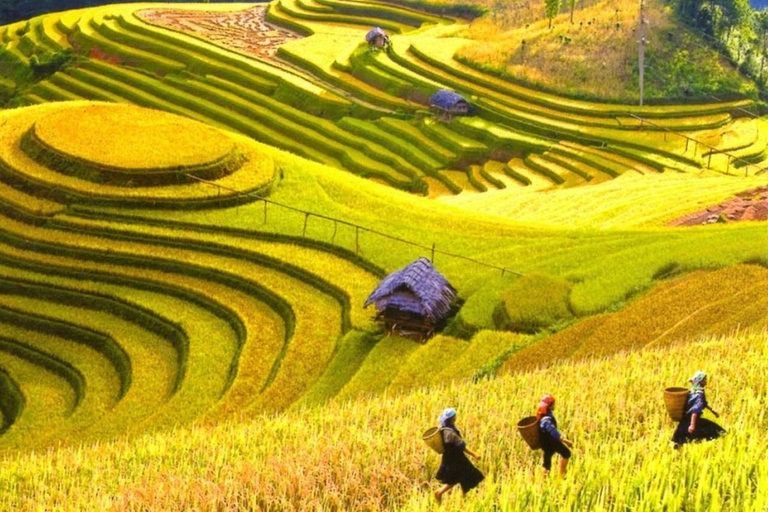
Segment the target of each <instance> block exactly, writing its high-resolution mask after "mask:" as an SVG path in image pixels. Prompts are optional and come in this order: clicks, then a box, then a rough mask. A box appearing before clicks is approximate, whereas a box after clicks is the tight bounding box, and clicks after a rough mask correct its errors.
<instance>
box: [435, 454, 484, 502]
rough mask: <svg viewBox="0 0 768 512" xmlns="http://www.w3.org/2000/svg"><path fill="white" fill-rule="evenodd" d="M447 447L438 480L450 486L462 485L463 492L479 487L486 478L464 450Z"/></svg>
mask: <svg viewBox="0 0 768 512" xmlns="http://www.w3.org/2000/svg"><path fill="white" fill-rule="evenodd" d="M452 448H453V447H452V446H446V450H445V453H444V454H443V460H442V461H441V462H440V468H439V469H438V470H437V475H436V477H437V479H438V480H439V481H440V482H442V483H444V484H448V485H455V484H461V490H462V491H463V492H467V491H469V490H471V489H474V488H475V487H477V486H478V485H479V484H480V482H482V481H483V479H484V478H485V477H484V476H483V474H482V473H481V472H480V470H479V469H477V468H476V467H475V466H473V465H472V463H471V462H470V461H469V459H468V458H467V456H466V455H465V454H464V451H463V450H459V449H458V448H456V449H452Z"/></svg>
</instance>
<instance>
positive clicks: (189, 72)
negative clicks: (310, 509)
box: [0, 0, 768, 503]
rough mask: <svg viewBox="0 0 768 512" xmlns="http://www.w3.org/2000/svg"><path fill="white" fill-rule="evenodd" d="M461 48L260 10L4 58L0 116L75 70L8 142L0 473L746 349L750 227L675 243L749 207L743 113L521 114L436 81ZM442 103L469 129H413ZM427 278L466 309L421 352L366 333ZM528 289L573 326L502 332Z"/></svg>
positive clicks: (67, 15)
mask: <svg viewBox="0 0 768 512" xmlns="http://www.w3.org/2000/svg"><path fill="white" fill-rule="evenodd" d="M464 25H465V22H463V21H461V20H457V19H451V18H447V17H443V16H438V15H435V14H429V13H425V12H420V11H416V10H413V9H410V8H406V7H402V6H394V5H384V4H379V3H367V2H355V3H351V2H344V1H335V0H323V1H319V0H318V1H309V0H275V1H274V2H271V3H270V4H269V5H267V6H256V7H254V6H253V5H252V4H226V5H221V4H217V5H201V4H188V5H187V4H185V5H183V6H178V5H176V6H174V8H173V9H167V8H165V7H163V6H161V5H156V4H141V5H131V4H126V5H117V6H115V5H111V6H104V7H97V8H90V9H82V10H76V11H67V12H62V13H51V14H50V15H46V16H41V17H39V18H35V19H33V20H30V21H29V23H28V24H26V23H19V24H15V25H12V26H9V27H6V28H5V30H2V41H3V45H4V47H3V48H4V49H3V55H4V56H7V57H8V58H9V59H10V60H9V62H12V71H13V72H9V73H8V74H7V75H8V78H4V80H5V81H6V82H3V84H4V85H3V87H4V88H13V87H14V86H15V84H16V81H17V80H18V82H19V83H21V82H22V80H21V78H20V77H22V76H26V75H25V73H32V72H33V71H32V70H33V68H34V69H39V68H38V66H39V64H40V62H42V61H45V60H46V59H48V58H50V56H51V55H61V54H66V55H69V52H71V57H72V59H71V60H70V61H68V62H67V64H65V65H63V66H62V67H61V68H58V69H56V70H55V71H54V72H51V73H43V74H42V75H41V76H40V77H39V79H38V80H35V81H33V83H32V85H30V86H29V87H28V88H26V89H23V90H20V91H19V95H18V97H17V100H18V101H19V103H20V105H26V106H24V108H18V109H9V110H5V111H2V112H0V325H2V327H3V335H2V336H0V369H2V371H0V391H1V393H0V395H1V396H2V398H1V399H0V413H1V418H2V423H1V425H2V432H3V435H2V436H1V437H0V450H13V449H16V448H43V447H47V446H50V445H52V444H56V443H60V442H65V443H79V442H83V441H95V440H104V439H114V438H116V437H119V436H123V435H129V434H130V435H132V434H138V433H144V432H153V431H160V430H165V429H168V428H171V427H173V426H176V425H188V424H192V423H196V422H197V423H201V424H214V423H220V422H222V421H228V420H232V421H236V420H250V419H253V418H260V417H262V416H261V415H263V414H265V413H267V414H273V413H279V412H284V411H286V410H288V409H291V408H293V409H295V410H297V411H301V410H303V408H304V407H310V406H314V405H317V404H325V403H327V402H328V401H329V400H333V399H335V400H337V401H339V402H341V401H343V400H346V399H352V398H355V397H359V396H361V395H362V396H366V395H372V394H376V393H381V392H401V391H405V390H409V389H412V388H414V387H419V386H425V385H437V384H439V383H441V382H443V381H446V380H453V379H470V378H480V377H484V376H489V375H493V374H495V373H497V372H499V371H502V372H503V371H507V370H510V371H522V370H521V369H529V368H530V367H533V366H539V365H549V364H552V363H554V362H555V361H557V360H559V359H562V358H566V357H572V358H574V359H576V358H578V359H581V358H583V357H590V356H595V355H599V356H603V355H607V354H613V353H615V352H617V351H621V350H628V349H635V348H638V347H640V346H646V345H650V346H659V345H662V346H665V345H667V344H671V343H673V342H681V341H686V340H688V341H689V340H690V339H693V338H695V337H696V336H700V335H706V334H728V333H730V332H733V331H734V330H736V329H748V330H750V332H752V331H756V332H757V331H759V330H760V329H764V324H765V308H764V305H765V293H764V292H765V286H763V285H764V283H765V281H766V279H767V278H766V275H765V266H766V256H765V244H764V224H763V223H761V222H759V221H758V222H753V223H745V224H744V225H715V226H699V227H697V228H692V229H688V228H669V227H665V225H666V224H668V223H669V222H670V221H672V220H673V219H675V218H677V217H680V216H682V215H685V214H689V213H690V212H692V211H697V210H700V209H701V208H702V207H704V206H707V205H708V204H714V203H717V202H721V201H723V200H725V199H727V198H729V197H731V196H733V195H734V194H736V193H738V192H742V191H744V190H748V189H754V188H755V187H757V186H759V185H760V184H762V182H764V178H765V169H766V166H767V165H768V151H767V150H766V140H767V138H766V137H765V136H764V135H765V133H766V132H765V130H766V129H767V126H766V120H765V118H748V117H738V116H742V115H743V114H744V109H745V108H746V107H751V103H750V101H749V100H734V101H730V102H721V103H710V104H700V105H671V106H664V107H659V106H644V107H637V106H631V105H609V104H601V103H591V102H586V101H576V100H572V99H567V98H560V97H557V96H555V95H548V94H541V93H539V92H537V91H532V90H527V89H525V88H522V87H520V86H519V85H515V84H513V83H511V82H505V81H503V80H500V79H498V78H493V77H491V76H488V75H485V74H483V73H481V72H478V71H477V70H475V69H473V68H470V67H468V66H464V65H461V64H460V63H458V62H457V61H455V60H454V59H453V55H454V54H455V52H456V51H457V50H458V49H459V48H460V47H461V46H462V45H464V44H465V43H466V42H467V40H466V39H464V38H463V36H461V34H462V29H463V27H464ZM371 26H380V27H383V28H384V29H386V30H387V31H388V32H389V34H390V36H391V39H392V45H391V47H389V48H388V49H386V50H371V49H369V48H368V47H367V45H366V44H365V34H366V32H367V31H368V30H369V29H370V27H371ZM62 52H63V53H62ZM9 69H10V68H9ZM35 72H36V71H35ZM14 77H15V78H14ZM442 88H448V89H452V90H456V91H458V92H460V93H462V94H463V95H464V96H465V97H467V98H469V99H470V101H471V103H472V111H471V115H469V116H457V117H454V118H452V119H450V120H449V121H448V120H444V119H439V118H438V117H436V116H433V115H432V113H431V112H430V110H429V98H430V97H431V95H432V94H433V93H434V92H435V91H437V90H438V89H442ZM353 174H354V175H357V176H354V175H353ZM360 178H365V179H360ZM382 184H383V185H386V186H381V185H382ZM423 196H427V197H429V198H431V199H435V200H430V199H427V198H425V197H423ZM419 256H428V257H430V256H431V257H432V259H433V260H434V261H435V264H436V265H437V266H438V268H439V269H440V271H441V272H443V273H444V274H445V275H446V276H447V277H448V278H449V280H450V281H451V282H452V283H453V284H454V285H455V286H456V287H457V288H458V289H459V295H460V299H461V302H462V307H461V309H460V311H459V313H458V314H457V316H456V317H455V318H453V319H452V320H451V321H450V323H449V326H448V328H447V330H446V332H445V333H443V334H441V335H439V336H436V337H435V338H433V339H432V340H430V341H429V342H428V343H426V344H424V345H419V344H416V343H414V342H413V341H411V340H408V339H405V338H399V337H382V333H381V330H380V327H379V325H378V324H377V323H376V322H375V321H374V320H373V318H372V317H373V314H374V313H373V312H372V311H370V310H365V309H364V308H363V304H364V302H365V299H366V297H367V296H368V294H369V293H370V292H371V291H372V290H373V289H374V288H375V286H376V285H377V283H378V282H379V280H380V279H381V278H382V277H383V276H384V275H385V273H386V272H389V271H392V270H395V269H397V268H400V267H402V266H403V265H405V264H406V263H409V262H410V261H412V260H413V259H415V258H417V257H419ZM510 270H511V271H510ZM535 272H537V273H544V274H547V275H549V276H556V278H557V279H558V280H559V281H562V282H567V283H568V285H567V286H566V287H565V288H564V289H565V290H566V292H563V297H561V298H562V304H563V307H564V308H566V309H567V311H568V315H565V316H564V317H561V318H558V319H557V321H552V322H550V323H546V322H545V323H544V324H542V330H541V331H540V332H538V333H533V334H531V333H520V332H510V331H509V330H504V329H505V326H504V323H503V322H500V321H499V316H498V308H499V307H500V306H501V305H502V304H503V302H504V300H505V297H508V296H509V290H510V289H514V288H512V285H513V284H514V283H516V279H517V277H518V276H520V275H521V274H530V273H535ZM678 273H679V274H686V275H682V276H680V277H676V278H675V280H673V279H672V278H669V275H671V274H678ZM735 283H738V284H739V286H738V287H736V286H734V284H735ZM524 293H530V294H532V295H533V294H538V293H541V290H536V289H531V290H524ZM740 301H747V303H748V307H743V304H742V302H740ZM535 313H536V312H534V314H535ZM673 313H674V314H673ZM646 315H647V316H648V318H645V316H646ZM542 316H543V315H542ZM646 320H647V321H646ZM558 322H560V323H558ZM627 323H632V324H633V325H634V326H635V327H634V330H633V331H632V333H631V334H632V336H629V335H627V336H624V335H623V334H622V330H623V326H624V325H626V324H627ZM555 331H558V332H557V334H554V335H552V336H549V335H550V334H552V333H553V332H555ZM617 340H620V341H617ZM302 503H303V502H302Z"/></svg>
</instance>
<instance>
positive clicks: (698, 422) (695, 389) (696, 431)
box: [672, 371, 725, 449]
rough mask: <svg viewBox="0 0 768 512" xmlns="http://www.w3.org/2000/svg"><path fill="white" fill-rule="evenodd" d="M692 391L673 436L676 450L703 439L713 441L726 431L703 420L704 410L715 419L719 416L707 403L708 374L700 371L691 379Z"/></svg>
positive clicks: (709, 421)
mask: <svg viewBox="0 0 768 512" xmlns="http://www.w3.org/2000/svg"><path fill="white" fill-rule="evenodd" d="M689 382H690V383H691V389H690V391H689V392H688V401H687V402H686V404H685V413H684V414H683V418H682V419H681V420H680V423H678V424H677V429H676V430H675V433H674V435H673V436H672V442H673V443H675V449H678V448H680V447H681V446H682V445H683V444H684V443H688V442H691V441H700V440H702V439H707V440H712V439H716V438H718V437H720V436H721V435H722V434H725V429H724V428H723V427H721V426H720V425H718V424H717V423H715V422H714V421H711V420H708V419H706V418H702V417H701V415H702V414H703V413H704V409H709V410H710V411H712V414H714V415H715V418H719V417H720V415H719V414H717V412H715V411H714V410H713V409H712V408H711V407H710V406H709V403H708V402H707V396H706V394H705V393H704V388H705V387H706V386H707V374H706V373H704V372H702V371H698V372H696V373H695V374H694V376H693V377H691V378H690V379H689Z"/></svg>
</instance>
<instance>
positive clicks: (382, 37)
mask: <svg viewBox="0 0 768 512" xmlns="http://www.w3.org/2000/svg"><path fill="white" fill-rule="evenodd" d="M365 41H366V42H367V43H368V46H371V47H375V48H384V47H385V46H387V45H388V44H389V43H390V41H389V36H388V35H387V33H386V32H384V30H383V29H382V28H381V27H374V28H372V29H371V30H369V31H368V33H367V34H365Z"/></svg>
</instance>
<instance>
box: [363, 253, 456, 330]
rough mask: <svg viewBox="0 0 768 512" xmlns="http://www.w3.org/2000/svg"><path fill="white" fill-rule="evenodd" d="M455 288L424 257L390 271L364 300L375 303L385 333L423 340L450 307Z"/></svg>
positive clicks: (366, 302) (366, 303)
mask: <svg viewBox="0 0 768 512" xmlns="http://www.w3.org/2000/svg"><path fill="white" fill-rule="evenodd" d="M455 298H456V289H455V288H454V287H453V286H451V284H450V283H449V282H448V280H447V279H445V277H443V275H442V274H440V272H438V271H437V270H436V269H435V267H434V266H432V263H431V262H430V261H429V260H428V259H426V258H419V259H418V260H416V261H414V262H413V263H411V264H409V265H408V266H406V267H404V268H401V269H400V270H397V271H395V272H392V273H391V274H389V275H388V276H387V277H385V278H384V279H383V280H382V281H381V283H379V286H377V287H376V289H375V290H374V291H373V293H371V295H370V297H368V300H366V301H365V307H368V306H369V305H370V304H375V305H376V309H377V310H378V314H377V315H376V319H377V320H383V322H384V329H385V331H386V332H387V334H397V335H400V336H406V337H409V338H413V339H416V340H418V341H424V340H426V339H427V338H429V337H430V336H432V335H433V334H434V333H435V330H436V329H438V328H440V326H441V325H442V323H443V322H444V320H445V319H446V317H447V316H448V314H449V313H450V311H451V304H452V302H453V300H454V299H455Z"/></svg>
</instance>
